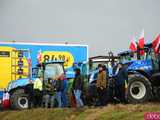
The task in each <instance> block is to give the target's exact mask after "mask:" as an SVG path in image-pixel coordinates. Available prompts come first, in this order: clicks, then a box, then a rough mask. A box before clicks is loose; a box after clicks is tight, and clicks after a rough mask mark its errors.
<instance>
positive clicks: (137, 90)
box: [127, 75, 152, 103]
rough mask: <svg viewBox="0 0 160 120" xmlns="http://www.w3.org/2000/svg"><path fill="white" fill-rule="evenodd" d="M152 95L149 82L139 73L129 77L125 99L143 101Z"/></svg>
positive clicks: (134, 101)
mask: <svg viewBox="0 0 160 120" xmlns="http://www.w3.org/2000/svg"><path fill="white" fill-rule="evenodd" d="M151 97H152V87H151V83H150V82H149V81H148V79H147V78H145V77H143V76H141V75H134V76H132V77H131V78H130V79H129V83H128V91H127V100H128V102H129V103H143V102H146V101H148V100H150V99H151Z"/></svg>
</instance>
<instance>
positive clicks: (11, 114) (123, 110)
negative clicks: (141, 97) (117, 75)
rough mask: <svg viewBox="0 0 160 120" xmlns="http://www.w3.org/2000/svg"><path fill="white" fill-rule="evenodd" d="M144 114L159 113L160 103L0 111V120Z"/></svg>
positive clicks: (132, 119) (112, 119)
mask: <svg viewBox="0 0 160 120" xmlns="http://www.w3.org/2000/svg"><path fill="white" fill-rule="evenodd" d="M145 112H160V103H147V104H138V105H130V104H129V105H121V104H118V105H108V106H106V107H103V108H99V107H97V108H88V107H85V108H83V109H75V108H65V109H59V108H55V109H43V108H39V109H31V110H23V111H13V110H8V111H2V112H0V120H143V119H144V113H145Z"/></svg>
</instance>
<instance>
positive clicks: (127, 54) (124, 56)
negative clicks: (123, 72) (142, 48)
mask: <svg viewBox="0 0 160 120" xmlns="http://www.w3.org/2000/svg"><path fill="white" fill-rule="evenodd" d="M118 58H119V62H121V63H127V62H131V61H134V60H136V59H137V54H136V52H132V51H124V52H120V53H119V54H118Z"/></svg>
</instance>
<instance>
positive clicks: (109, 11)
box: [0, 0, 160, 56]
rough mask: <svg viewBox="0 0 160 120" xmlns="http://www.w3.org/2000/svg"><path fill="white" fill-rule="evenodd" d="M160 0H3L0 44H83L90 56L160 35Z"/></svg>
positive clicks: (0, 13)
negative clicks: (45, 42) (134, 40)
mask: <svg viewBox="0 0 160 120" xmlns="http://www.w3.org/2000/svg"><path fill="white" fill-rule="evenodd" d="M159 6H160V0H0V41H4V40H13V39H14V40H17V41H49V42H56V43H64V42H69V43H84V44H88V45H89V49H90V56H93V55H105V54H106V51H105V50H106V49H107V50H113V51H114V52H119V51H122V50H126V49H127V48H128V46H129V42H130V39H131V38H132V36H133V35H136V37H138V36H139V34H140V33H141V30H142V29H143V28H144V31H145V39H146V40H147V41H151V40H152V39H153V38H154V37H155V35H156V34H157V33H160V7H159Z"/></svg>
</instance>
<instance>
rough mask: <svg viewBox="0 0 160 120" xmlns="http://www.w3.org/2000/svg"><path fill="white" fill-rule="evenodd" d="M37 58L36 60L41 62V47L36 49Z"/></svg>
mask: <svg viewBox="0 0 160 120" xmlns="http://www.w3.org/2000/svg"><path fill="white" fill-rule="evenodd" d="M37 60H38V63H42V51H41V49H40V50H39V51H38V55H37Z"/></svg>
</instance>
